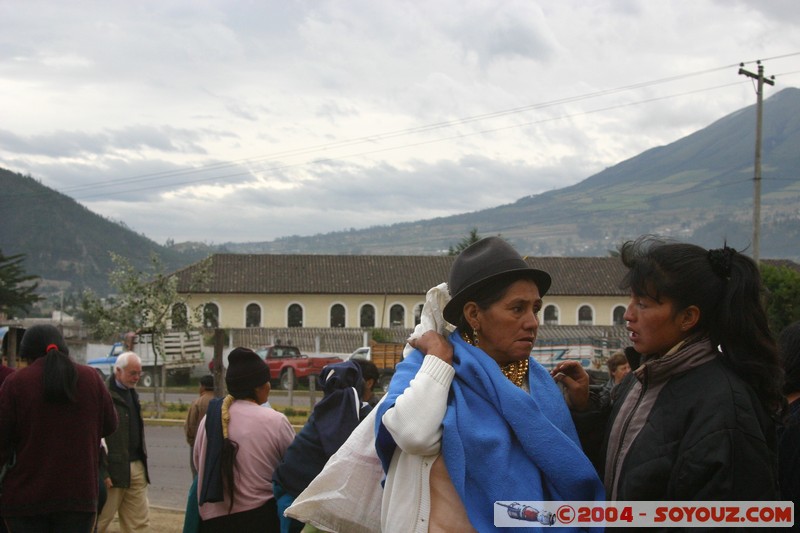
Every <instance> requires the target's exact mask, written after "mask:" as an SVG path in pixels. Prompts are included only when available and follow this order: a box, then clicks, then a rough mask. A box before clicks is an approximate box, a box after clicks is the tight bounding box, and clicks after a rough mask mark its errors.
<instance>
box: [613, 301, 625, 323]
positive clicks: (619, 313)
mask: <svg viewBox="0 0 800 533" xmlns="http://www.w3.org/2000/svg"><path fill="white" fill-rule="evenodd" d="M624 317H625V307H623V306H621V305H618V306H616V307H615V308H614V314H613V320H614V325H615V326H624V325H625V318H624Z"/></svg>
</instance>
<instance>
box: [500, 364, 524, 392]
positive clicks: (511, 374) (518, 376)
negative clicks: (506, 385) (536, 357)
mask: <svg viewBox="0 0 800 533" xmlns="http://www.w3.org/2000/svg"><path fill="white" fill-rule="evenodd" d="M500 370H502V371H503V374H505V376H506V377H507V378H508V379H509V380H510V381H511V383H513V384H514V385H516V386H517V387H520V388H521V387H522V385H523V384H524V383H525V377H526V376H527V375H528V359H524V360H522V361H514V362H513V363H508V364H507V365H503V366H501V367H500Z"/></svg>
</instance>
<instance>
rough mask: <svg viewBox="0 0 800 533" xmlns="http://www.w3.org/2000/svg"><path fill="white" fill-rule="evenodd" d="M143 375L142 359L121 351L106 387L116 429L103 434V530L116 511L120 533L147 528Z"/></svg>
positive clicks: (100, 524)
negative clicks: (138, 389)
mask: <svg viewBox="0 0 800 533" xmlns="http://www.w3.org/2000/svg"><path fill="white" fill-rule="evenodd" d="M141 376H142V361H141V359H139V356H138V355H136V354H135V353H133V352H124V353H122V354H120V355H119V357H117V361H116V362H115V363H114V375H113V376H111V377H109V378H108V382H107V385H108V390H109V391H110V392H111V399H112V400H113V401H114V407H115V408H116V409H117V415H119V427H118V428H117V431H115V432H114V433H112V434H111V435H109V436H108V437H106V444H107V446H108V464H107V465H104V466H106V468H105V472H104V480H105V484H106V487H108V498H107V500H106V503H105V505H104V506H103V510H102V512H101V513H100V518H99V519H98V521H97V530H98V532H99V533H105V531H106V529H107V528H108V525H109V524H110V523H111V520H113V518H114V515H116V514H117V512H119V526H120V530H121V531H122V533H128V532H143V531H148V532H149V531H150V511H149V503H148V501H147V484H148V483H149V482H150V478H149V476H148V474H147V451H146V449H145V444H144V422H143V420H142V408H141V404H140V403H139V395H138V394H137V392H136V390H135V388H136V384H137V383H138V382H139V378H140V377H141Z"/></svg>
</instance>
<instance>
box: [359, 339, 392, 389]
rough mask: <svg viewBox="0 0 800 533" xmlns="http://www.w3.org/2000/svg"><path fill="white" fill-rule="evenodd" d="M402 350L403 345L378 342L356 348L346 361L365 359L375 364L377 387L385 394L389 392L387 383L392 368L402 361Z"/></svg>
mask: <svg viewBox="0 0 800 533" xmlns="http://www.w3.org/2000/svg"><path fill="white" fill-rule="evenodd" d="M403 348H405V344H400V343H392V342H379V343H374V344H372V345H370V346H362V347H361V348H357V349H356V350H355V351H354V352H353V353H351V354H350V355H349V356H347V359H348V360H350V359H365V360H367V361H372V362H373V363H375V366H377V367H378V374H379V375H380V378H379V380H378V386H379V387H380V388H381V389H382V390H383V391H384V392H386V391H388V390H389V382H391V381H392V376H393V375H394V367H396V366H397V363H399V362H400V361H402V360H403Z"/></svg>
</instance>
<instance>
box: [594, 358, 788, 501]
mask: <svg viewBox="0 0 800 533" xmlns="http://www.w3.org/2000/svg"><path fill="white" fill-rule="evenodd" d="M635 383H636V377H635V375H634V373H631V374H630V375H628V376H626V379H625V380H623V382H622V383H621V384H620V390H619V397H618V398H617V399H615V402H614V405H613V407H612V409H611V413H610V418H609V420H608V423H607V425H606V439H604V443H605V445H608V435H609V432H610V429H611V427H612V426H613V424H614V421H615V418H616V416H617V414H618V413H619V410H620V406H621V405H622V404H623V402H624V401H625V398H626V397H627V395H628V394H629V393H631V390H632V389H633V388H634V387H633V386H634V384H635ZM645 386H646V384H645ZM606 452H607V450H606V449H605V446H604V449H603V451H602V454H601V457H602V458H605V457H606ZM602 471H603V469H601V472H602ZM616 499H617V500H684V501H688V500H727V501H731V500H762V501H764V500H778V499H779V497H778V484H777V455H776V434H775V426H774V423H773V422H772V420H771V419H770V418H769V416H768V415H767V414H766V412H765V411H764V409H763V408H762V406H761V404H760V402H759V400H758V398H757V397H756V395H755V393H754V392H753V390H752V389H751V388H750V387H749V386H748V385H747V384H746V383H745V382H744V381H742V380H741V379H740V378H739V377H738V376H737V375H736V374H734V372H733V371H732V370H731V369H729V368H728V367H727V366H726V365H724V364H723V363H722V361H721V360H720V358H719V357H716V358H714V359H713V360H712V361H710V362H707V363H704V364H702V365H700V366H697V367H695V368H692V369H690V370H688V371H685V372H683V373H679V374H676V375H674V376H671V377H670V379H669V381H668V382H667V383H666V384H665V385H664V386H663V388H662V389H661V391H660V392H659V393H658V396H657V398H656V399H655V402H654V403H653V404H652V407H651V409H650V412H649V414H648V415H647V420H646V422H645V424H644V426H643V427H642V428H641V431H640V432H639V434H638V435H637V437H636V439H635V441H634V442H633V444H632V445H631V447H630V449H629V450H628V452H627V454H626V455H625V457H624V460H623V462H622V468H621V470H620V475H619V481H618V489H617V498H616Z"/></svg>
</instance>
